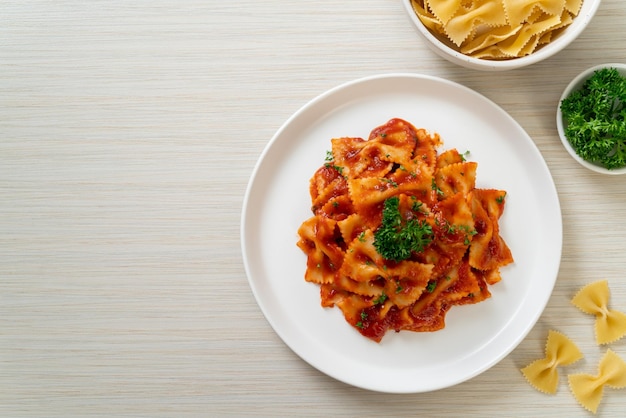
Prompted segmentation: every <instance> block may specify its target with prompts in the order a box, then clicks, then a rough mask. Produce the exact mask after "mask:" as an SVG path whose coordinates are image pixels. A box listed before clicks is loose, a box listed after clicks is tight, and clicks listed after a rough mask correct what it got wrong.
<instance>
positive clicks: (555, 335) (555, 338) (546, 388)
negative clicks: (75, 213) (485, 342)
mask: <svg viewBox="0 0 626 418" xmlns="http://www.w3.org/2000/svg"><path fill="white" fill-rule="evenodd" d="M545 353H546V357H545V358H543V359H539V360H535V361H533V362H532V363H530V364H529V365H528V366H526V367H524V368H523V369H522V373H523V374H524V377H526V380H528V383H530V384H531V386H533V387H534V388H535V389H537V390H538V391H540V392H544V393H548V394H554V393H556V390H557V387H558V384H559V373H558V371H557V367H559V366H567V365H570V364H572V363H575V362H577V361H578V360H580V359H582V358H583V354H582V353H581V351H580V350H579V349H578V347H577V346H576V344H574V343H573V342H572V341H571V340H570V339H569V338H567V336H565V335H564V334H562V333H560V332H557V331H553V330H550V332H549V333H548V339H547V341H546V348H545Z"/></svg>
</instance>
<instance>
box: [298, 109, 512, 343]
mask: <svg viewBox="0 0 626 418" xmlns="http://www.w3.org/2000/svg"><path fill="white" fill-rule="evenodd" d="M441 145H442V141H441V139H440V137H439V135H438V134H429V133H428V132H427V131H426V130H424V129H417V128H415V127H414V126H413V125H412V124H411V123H409V122H407V121H405V120H402V119H398V118H395V119H391V120H389V121H388V122H387V123H385V124H383V125H381V126H378V127H376V128H375V129H373V130H372V131H371V133H370V135H369V137H368V138H367V140H365V139H362V138H353V137H341V138H334V139H332V140H331V147H332V150H331V151H329V152H328V155H327V158H326V162H325V163H324V164H323V165H322V166H321V167H320V168H319V169H318V170H317V171H316V172H315V173H314V174H313V177H312V178H311V181H310V189H309V192H310V196H311V210H312V212H313V215H312V216H311V217H310V218H309V219H307V220H305V221H304V222H303V223H302V224H301V226H300V227H299V229H298V236H299V240H298V243H297V245H298V247H300V249H301V250H302V251H303V252H304V254H306V258H307V262H306V272H305V275H304V279H305V280H306V281H307V282H311V283H315V284H318V285H319V287H320V297H321V305H322V306H323V307H328V308H330V307H335V306H336V307H338V308H339V309H341V311H342V312H343V315H344V317H345V319H346V321H347V322H348V323H350V324H351V325H352V326H353V327H354V328H355V329H356V330H358V331H359V332H360V333H361V334H362V335H364V336H365V337H368V338H370V339H372V340H374V341H376V342H380V341H381V340H382V338H383V337H384V335H385V334H386V332H387V331H389V330H394V331H396V332H399V331H402V330H407V331H415V332H430V331H437V330H440V329H442V328H444V327H445V317H446V313H447V312H448V311H449V310H450V309H451V308H452V307H453V306H456V305H464V304H473V303H478V302H481V301H484V300H485V299H487V298H489V297H490V296H491V293H490V291H489V286H490V285H493V284H495V283H497V282H498V281H500V280H501V275H500V268H501V267H503V266H505V265H507V264H509V263H512V262H513V256H512V254H511V250H510V249H509V247H508V246H507V244H506V242H505V241H504V239H503V238H502V237H501V236H500V229H499V219H500V217H501V216H502V213H503V211H504V207H505V198H506V192H505V191H503V190H497V189H481V188H476V186H475V184H476V172H477V167H478V164H477V163H475V162H471V161H466V159H465V158H464V156H463V155H462V154H460V153H459V152H458V151H457V150H456V149H448V150H445V151H444V152H442V153H438V152H437V150H438V148H439V147H440V146H441Z"/></svg>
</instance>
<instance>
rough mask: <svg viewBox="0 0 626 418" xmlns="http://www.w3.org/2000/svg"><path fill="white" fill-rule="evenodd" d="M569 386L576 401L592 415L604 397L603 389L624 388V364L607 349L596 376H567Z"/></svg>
mask: <svg viewBox="0 0 626 418" xmlns="http://www.w3.org/2000/svg"><path fill="white" fill-rule="evenodd" d="M568 380H569V386H570V389H571V391H572V393H573V394H574V397H575V398H576V400H577V401H578V402H579V403H580V404H581V405H582V406H583V407H584V408H585V409H587V410H589V411H590V412H593V413H594V414H595V413H596V412H597V410H598V406H599V405H600V402H601V401H602V397H603V395H604V387H605V386H608V387H610V388H613V389H623V388H626V363H625V362H624V360H623V359H622V358H621V357H620V356H618V355H617V354H616V353H615V352H614V351H612V350H610V349H608V350H607V351H606V353H605V354H604V356H603V357H602V359H601V360H600V363H599V365H598V374H597V375H595V376H593V375H590V374H584V373H577V374H572V375H569V376H568Z"/></svg>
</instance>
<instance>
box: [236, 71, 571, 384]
mask: <svg viewBox="0 0 626 418" xmlns="http://www.w3.org/2000/svg"><path fill="white" fill-rule="evenodd" d="M382 79H389V80H395V79H421V80H426V81H430V82H435V83H444V84H447V85H448V86H451V87H454V88H456V89H460V90H462V91H464V92H465V93H466V94H470V95H472V96H474V97H476V98H477V99H478V100H482V101H484V102H485V104H487V105H489V106H490V107H492V108H493V110H497V111H498V112H500V113H501V114H502V115H503V116H505V117H506V118H507V119H508V122H509V123H512V124H514V125H516V126H517V127H518V129H519V130H520V131H521V132H523V134H524V135H525V136H526V139H527V141H526V142H527V145H528V146H529V147H530V148H531V149H532V151H533V152H535V154H536V155H537V156H538V158H539V162H540V163H542V166H543V167H542V168H544V169H545V171H546V172H547V174H548V178H549V180H550V182H549V184H548V185H546V186H545V187H547V188H548V189H550V190H549V194H550V196H552V197H554V203H555V204H556V206H555V207H554V208H553V209H554V210H555V211H556V213H557V214H558V216H557V218H558V225H556V230H555V234H554V235H555V236H554V238H556V239H557V241H558V248H557V249H556V250H554V251H555V255H556V256H557V257H556V262H555V263H554V264H553V265H551V267H552V268H553V271H551V273H550V277H553V278H552V279H551V284H550V287H549V291H546V293H545V295H544V299H543V300H541V302H540V303H539V305H540V308H539V309H537V310H536V311H535V315H534V317H532V319H531V320H530V321H527V322H526V327H525V329H524V330H523V331H522V332H519V333H517V334H516V335H517V338H515V339H513V341H512V342H511V343H510V344H509V347H508V348H506V349H504V350H501V351H500V354H499V355H498V356H495V357H494V358H493V359H492V360H491V361H489V362H488V363H486V364H485V365H483V366H482V367H480V368H477V369H476V370H475V371H474V372H473V373H470V374H468V375H465V376H463V377H462V378H460V379H456V380H455V381H451V382H448V383H445V384H440V385H439V386H433V387H430V388H427V389H424V388H416V387H408V388H395V389H390V388H385V387H382V386H380V385H371V384H370V385H368V384H363V383H359V382H356V381H354V380H352V379H347V378H346V377H344V376H341V374H340V373H336V372H333V371H331V370H328V368H325V367H322V366H321V365H320V364H318V362H314V361H312V360H311V359H310V358H307V357H305V356H303V354H302V353H301V352H300V350H298V349H297V348H295V347H294V344H293V341H290V339H289V338H287V337H286V336H285V335H284V333H283V332H282V331H281V330H280V329H278V327H277V326H276V325H275V323H274V321H273V320H272V319H271V315H270V313H269V311H268V308H267V307H266V306H265V304H264V303H263V302H262V300H261V299H260V297H259V290H258V288H257V284H256V283H255V282H254V280H253V274H254V273H253V272H252V271H251V266H250V263H249V257H248V249H247V246H246V233H247V232H246V231H247V228H246V226H247V221H248V219H247V217H248V209H249V202H250V198H251V197H250V196H251V194H252V192H253V189H254V185H255V182H256V181H257V178H258V173H259V171H260V169H261V167H262V165H263V163H264V161H265V159H266V157H267V154H268V153H269V152H270V150H271V149H272V147H273V145H274V144H275V143H276V141H277V140H278V139H279V138H280V137H281V135H282V134H283V132H284V131H285V130H286V129H288V127H289V126H290V125H291V124H292V123H293V122H294V120H296V119H297V118H298V117H300V116H301V115H302V114H303V113H306V112H307V111H309V110H310V108H312V107H314V106H315V105H316V104H318V103H319V102H321V101H323V100H325V99H326V98H328V97H330V96H333V95H335V94H337V93H339V92H341V91H342V90H344V89H348V88H350V87H352V86H355V85H358V84H367V83H370V82H373V81H378V80H382ZM330 110H332V109H330ZM562 223H563V219H562V211H561V207H560V201H559V195H558V191H557V189H556V185H555V182H554V178H553V176H552V174H551V172H550V168H549V166H548V164H547V162H546V161H545V159H544V157H543V155H542V154H541V151H540V150H539V148H538V147H537V145H536V143H535V142H534V140H533V139H532V138H531V137H530V135H529V134H528V133H527V132H526V131H525V130H524V129H523V127H522V126H521V125H520V124H519V122H517V120H515V119H514V118H513V117H512V116H511V115H510V114H509V113H508V112H506V111H505V110H504V109H503V108H502V107H501V106H499V105H498V104H497V103H495V102H494V101H492V100H491V99H489V98H487V97H486V96H484V95H482V94H480V93H479V92H477V91H475V90H473V89H471V88H469V87H467V86H465V85H463V84H460V83H458V82H455V81H451V80H448V79H445V78H442V77H438V76H432V75H426V74H419V73H407V72H394V73H383V74H376V75H370V76H365V77H361V78H356V79H353V80H349V81H346V82H343V83H340V84H338V85H336V86H335V87H332V88H330V89H328V90H326V91H325V92H323V93H321V94H318V95H317V96H315V97H313V98H312V99H310V100H309V101H308V102H306V103H305V104H304V105H302V106H301V107H300V108H299V109H297V110H296V111H295V112H294V113H293V114H291V116H289V117H288V118H287V119H286V120H285V121H284V122H283V123H282V125H281V126H280V127H279V128H278V130H277V131H276V132H275V133H274V135H273V136H272V137H271V139H270V140H269V141H268V143H267V144H266V145H265V146H264V148H263V150H262V152H261V154H260V155H259V157H258V159H257V161H256V163H255V165H254V168H253V170H252V172H251V174H250V177H249V180H248V184H247V187H246V190H245V194H244V198H243V202H242V209H241V223H240V241H241V242H240V244H241V251H242V260H243V264H244V269H245V272H246V277H247V281H248V284H249V286H250V289H251V291H252V293H253V296H254V297H255V301H256V302H257V305H258V306H259V308H260V309H261V311H262V313H263V315H264V317H265V319H266V320H267V322H268V323H269V324H270V326H271V328H272V329H273V330H274V332H275V333H276V334H277V335H278V336H279V338H280V339H281V340H282V342H283V343H284V344H285V345H287V346H288V347H289V348H290V349H291V350H292V351H293V352H294V354H296V355H297V356H298V357H300V359H301V360H304V361H305V362H306V363H308V364H309V365H310V366H312V367H313V368H315V369H317V370H318V371H320V372H322V373H324V374H326V375H328V376H329V377H332V378H334V379H335V380H338V381H340V382H343V383H345V384H348V385H351V386H354V387H358V388H361V389H366V390H370V391H375V392H382V393H423V392H430V391H435V390H440V389H444V388H447V387H451V386H455V385H457V384H460V383H463V382H466V381H468V380H470V379H472V378H474V377H476V376H477V375H480V374H481V373H483V372H485V371H487V370H489V369H490V368H491V367H493V366H495V365H496V364H497V363H499V362H500V361H501V360H502V359H504V358H505V357H506V356H508V355H509V354H510V353H511V352H513V351H514V350H515V348H517V346H518V345H519V344H520V343H521V342H522V341H523V340H524V339H525V338H526V336H527V335H528V333H529V332H530V331H531V330H532V329H533V328H534V326H535V325H536V323H537V322H538V320H539V319H540V317H541V315H542V314H543V312H544V311H545V308H546V306H547V304H548V302H549V300H550V297H551V295H552V294H553V292H554V287H555V285H556V281H557V279H558V273H559V270H560V263H561V259H562V249H563V225H562ZM294 245H295V244H294ZM514 316H515V315H513V316H512V318H511V319H513V317H514Z"/></svg>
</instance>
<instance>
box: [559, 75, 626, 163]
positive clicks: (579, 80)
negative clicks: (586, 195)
mask: <svg viewBox="0 0 626 418" xmlns="http://www.w3.org/2000/svg"><path fill="white" fill-rule="evenodd" d="M601 68H616V69H617V71H619V73H620V74H621V75H622V76H624V77H626V64H621V63H609V64H600V65H596V66H594V67H591V68H587V69H586V70H585V71H583V72H582V73H580V74H578V75H577V76H576V77H575V78H574V79H573V80H572V81H571V82H570V83H569V84H568V85H567V87H566V88H565V90H564V91H563V94H562V95H561V98H560V99H559V104H558V105H557V109H556V130H557V131H558V133H559V138H561V142H562V143H563V146H564V147H565V149H566V150H567V152H568V153H569V154H570V155H571V156H572V158H573V159H574V160H576V161H578V162H579V163H580V165H582V166H583V167H586V168H588V169H589V170H592V171H595V172H596V173H602V174H613V175H617V174H626V167H622V168H614V169H612V170H609V169H607V168H604V167H602V166H600V165H598V164H594V163H591V162H589V161H586V160H584V159H583V158H581V157H580V156H579V155H578V154H576V151H574V148H572V146H571V144H570V143H569V141H568V140H567V138H566V137H565V125H564V123H565V121H564V120H563V114H562V113H561V102H562V101H563V100H564V99H566V98H567V97H568V96H569V95H570V94H571V93H572V92H573V91H576V90H578V89H580V88H581V87H582V86H583V84H584V83H585V81H586V80H587V79H588V78H589V77H591V76H592V75H593V73H594V72H595V71H597V70H599V69H601Z"/></svg>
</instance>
